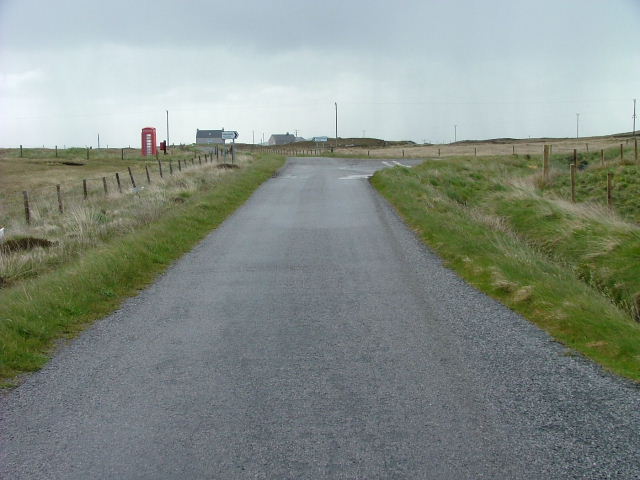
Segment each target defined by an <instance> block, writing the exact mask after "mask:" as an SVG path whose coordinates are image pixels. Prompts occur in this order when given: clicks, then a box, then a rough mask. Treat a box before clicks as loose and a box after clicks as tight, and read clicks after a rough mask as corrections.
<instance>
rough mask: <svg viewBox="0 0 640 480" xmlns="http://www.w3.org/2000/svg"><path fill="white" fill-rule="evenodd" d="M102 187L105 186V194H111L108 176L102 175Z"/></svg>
mask: <svg viewBox="0 0 640 480" xmlns="http://www.w3.org/2000/svg"><path fill="white" fill-rule="evenodd" d="M102 188H104V196H105V197H106V196H107V195H109V189H108V188H107V177H102Z"/></svg>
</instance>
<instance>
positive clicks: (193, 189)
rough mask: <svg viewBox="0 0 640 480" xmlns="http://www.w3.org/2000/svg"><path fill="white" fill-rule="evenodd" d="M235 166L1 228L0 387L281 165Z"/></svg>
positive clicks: (195, 169) (206, 167)
mask: <svg viewBox="0 0 640 480" xmlns="http://www.w3.org/2000/svg"><path fill="white" fill-rule="evenodd" d="M237 161H238V167H237V168H218V164H216V163H214V162H207V163H204V164H203V165H202V166H200V165H199V163H196V164H194V165H191V166H190V167H189V168H188V169H185V170H183V171H182V172H179V171H177V170H174V174H173V175H170V174H169V175H165V177H164V178H163V179H160V178H158V177H157V176H156V177H154V178H153V180H152V183H151V184H150V185H145V186H146V188H145V189H144V190H138V191H135V190H133V189H132V188H131V186H130V185H127V187H126V189H124V190H123V192H122V193H119V192H117V191H115V192H114V191H110V193H109V195H107V196H97V197H95V198H89V199H87V200H81V201H80V202H77V203H71V204H70V205H69V206H68V208H67V209H66V210H65V213H64V214H58V213H57V212H49V213H50V214H47V215H37V214H35V213H34V216H33V221H32V223H31V225H30V226H26V225H25V224H24V222H23V219H17V220H15V222H14V223H10V224H9V225H8V226H7V231H8V233H7V241H5V242H4V243H0V246H2V247H3V248H0V277H1V278H2V284H3V285H2V286H1V287H0V380H7V379H9V378H11V377H13V376H14V375H16V374H18V373H21V372H25V371H31V370H35V369H38V368H40V366H42V365H43V363H44V362H46V360H47V352H49V350H50V348H51V346H52V342H54V340H55V339H56V338H59V337H60V336H65V335H73V334H74V333H75V332H77V331H78V330H79V329H81V328H82V327H83V325H86V324H87V323H88V322H90V321H92V320H94V319H96V318H99V317H100V316H103V315H105V314H106V313H108V312H110V311H112V310H113V309H114V308H116V307H117V306H118V304H119V303H120V302H121V301H122V300H123V299H124V298H126V297H127V296H130V295H132V294H133V293H135V291H136V290H138V289H139V288H141V287H143V286H144V285H146V284H148V282H150V281H152V280H153V278H154V277H155V275H157V274H158V273H159V272H161V271H162V270H163V269H164V268H166V266H167V265H169V264H170V263H171V262H172V261H173V260H175V259H176V258H177V257H179V256H180V255H181V254H183V253H185V252H187V251H188V250H190V249H191V248H192V247H193V245H194V244H195V243H196V242H197V241H198V240H200V239H201V238H202V237H203V236H204V235H206V234H207V233H208V232H209V231H211V230H212V229H213V228H215V227H216V226H217V225H218V224H219V223H221V222H222V221H223V220H224V219H225V218H226V217H227V216H228V215H229V214H230V213H232V212H233V211H234V210H235V209H236V208H237V207H238V206H240V205H241V204H242V203H243V202H244V201H245V200H246V199H247V198H248V197H249V196H250V195H251V193H252V192H253V190H254V189H255V188H257V187H258V186H259V185H260V184H261V183H262V182H263V181H264V180H266V179H267V178H269V177H270V176H271V175H272V174H273V172H274V171H275V170H276V169H277V168H279V166H280V165H281V164H282V162H283V158H282V157H278V156H268V155H261V156H258V157H253V156H249V155H238V156H237ZM111 167H112V165H106V166H105V169H108V168H111ZM105 171H106V170H105ZM34 239H37V241H35V240H34ZM27 240H28V241H27ZM14 241H15V242H14ZM12 242H14V243H12ZM44 242H46V243H44ZM12 246H17V247H16V248H14V247H12Z"/></svg>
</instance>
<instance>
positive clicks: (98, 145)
mask: <svg viewBox="0 0 640 480" xmlns="http://www.w3.org/2000/svg"><path fill="white" fill-rule="evenodd" d="M98 150H100V134H98Z"/></svg>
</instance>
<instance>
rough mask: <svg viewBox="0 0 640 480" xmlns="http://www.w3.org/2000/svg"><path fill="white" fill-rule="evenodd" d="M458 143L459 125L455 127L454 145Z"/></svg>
mask: <svg viewBox="0 0 640 480" xmlns="http://www.w3.org/2000/svg"><path fill="white" fill-rule="evenodd" d="M457 141H458V125H454V126H453V143H456V142H457Z"/></svg>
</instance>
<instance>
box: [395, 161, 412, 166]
mask: <svg viewBox="0 0 640 480" xmlns="http://www.w3.org/2000/svg"><path fill="white" fill-rule="evenodd" d="M393 163H395V164H396V165H398V166H399V167H406V168H411V166H410V165H404V164H403V163H400V162H396V161H395V160H394V161H393Z"/></svg>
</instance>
